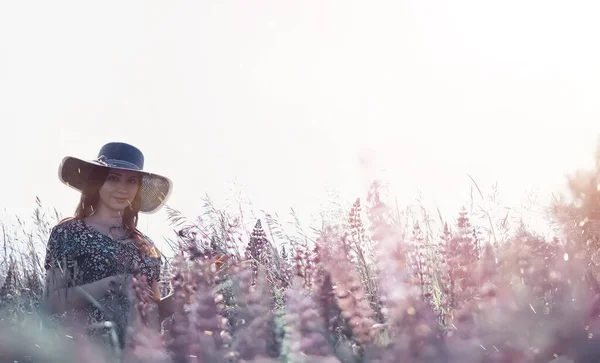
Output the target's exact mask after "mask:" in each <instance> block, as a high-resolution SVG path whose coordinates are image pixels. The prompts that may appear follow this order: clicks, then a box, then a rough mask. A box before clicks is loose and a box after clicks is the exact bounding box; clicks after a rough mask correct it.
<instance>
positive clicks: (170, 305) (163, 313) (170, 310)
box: [152, 281, 175, 324]
mask: <svg viewBox="0 0 600 363" xmlns="http://www.w3.org/2000/svg"><path fill="white" fill-rule="evenodd" d="M152 292H153V293H154V299H155V300H156V303H157V304H158V322H159V324H160V323H162V322H163V321H164V320H165V319H167V318H168V317H170V316H171V315H173V314H174V313H175V301H174V299H173V296H174V295H173V294H171V295H168V296H165V297H161V296H160V289H159V288H158V281H153V282H152Z"/></svg>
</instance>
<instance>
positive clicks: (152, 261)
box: [144, 235, 162, 283]
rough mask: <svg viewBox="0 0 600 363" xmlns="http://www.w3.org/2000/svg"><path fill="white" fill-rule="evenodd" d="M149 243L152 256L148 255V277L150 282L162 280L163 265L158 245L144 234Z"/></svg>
mask: <svg viewBox="0 0 600 363" xmlns="http://www.w3.org/2000/svg"><path fill="white" fill-rule="evenodd" d="M144 238H145V239H146V241H147V243H148V244H149V245H150V256H148V257H146V261H147V263H146V267H147V269H146V271H144V272H145V273H146V275H147V276H146V277H147V278H148V283H152V282H154V281H160V274H161V267H162V257H161V254H160V251H159V250H158V248H156V245H155V244H154V242H153V241H152V239H150V237H148V236H146V235H144Z"/></svg>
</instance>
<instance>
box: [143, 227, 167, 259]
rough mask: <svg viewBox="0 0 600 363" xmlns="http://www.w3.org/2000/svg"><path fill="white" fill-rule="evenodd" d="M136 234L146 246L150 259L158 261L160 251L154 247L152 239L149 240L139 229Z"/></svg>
mask: <svg viewBox="0 0 600 363" xmlns="http://www.w3.org/2000/svg"><path fill="white" fill-rule="evenodd" d="M137 233H138V235H139V237H140V238H141V239H142V241H143V242H144V243H145V244H146V245H147V246H148V252H149V255H150V257H153V258H156V259H158V260H160V259H161V254H160V251H159V250H158V247H157V246H156V243H154V241H153V240H152V238H150V236H148V235H147V234H145V233H143V232H142V231H140V230H139V229H138V230H137Z"/></svg>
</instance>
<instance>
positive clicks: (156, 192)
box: [58, 156, 173, 214]
mask: <svg viewBox="0 0 600 363" xmlns="http://www.w3.org/2000/svg"><path fill="white" fill-rule="evenodd" d="M94 168H109V169H120V170H129V171H135V172H137V173H140V174H141V175H142V180H141V185H140V190H139V191H138V194H139V196H140V201H141V203H140V212H141V213H147V214H152V213H154V212H156V211H158V210H159V209H160V208H162V207H163V206H164V204H165V203H166V202H167V200H168V199H169V197H170V196H171V191H172V190H173V182H172V181H171V180H170V179H169V178H167V177H165V176H162V175H159V174H154V173H150V172H147V171H143V170H138V169H134V168H127V167H123V166H116V165H110V164H106V163H100V162H97V161H93V160H92V161H88V160H82V159H79V158H76V157H72V156H67V157H65V158H63V160H62V161H61V163H60V165H59V167H58V178H59V179H60V181H61V182H62V183H64V184H65V185H67V186H69V187H71V188H73V189H75V190H77V191H79V192H81V191H82V189H83V186H84V185H85V182H86V180H87V178H88V175H89V174H90V171H91V170H93V169H94Z"/></svg>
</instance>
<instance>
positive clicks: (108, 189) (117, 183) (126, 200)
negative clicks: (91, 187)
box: [98, 169, 140, 211]
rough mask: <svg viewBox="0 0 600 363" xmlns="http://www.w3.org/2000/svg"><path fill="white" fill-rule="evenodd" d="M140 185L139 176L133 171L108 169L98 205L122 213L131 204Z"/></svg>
mask: <svg viewBox="0 0 600 363" xmlns="http://www.w3.org/2000/svg"><path fill="white" fill-rule="evenodd" d="M139 185H140V175H139V174H138V173H136V172H134V171H129V170H120V169H110V171H109V173H108V176H107V177H106V180H105V181H104V184H103V185H102V187H100V190H99V191H98V193H99V195H100V203H101V204H102V205H104V206H105V207H107V208H108V209H110V210H113V211H123V210H125V208H127V207H129V206H130V205H131V203H133V199H134V198H135V196H136V194H137V192H138V188H139Z"/></svg>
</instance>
